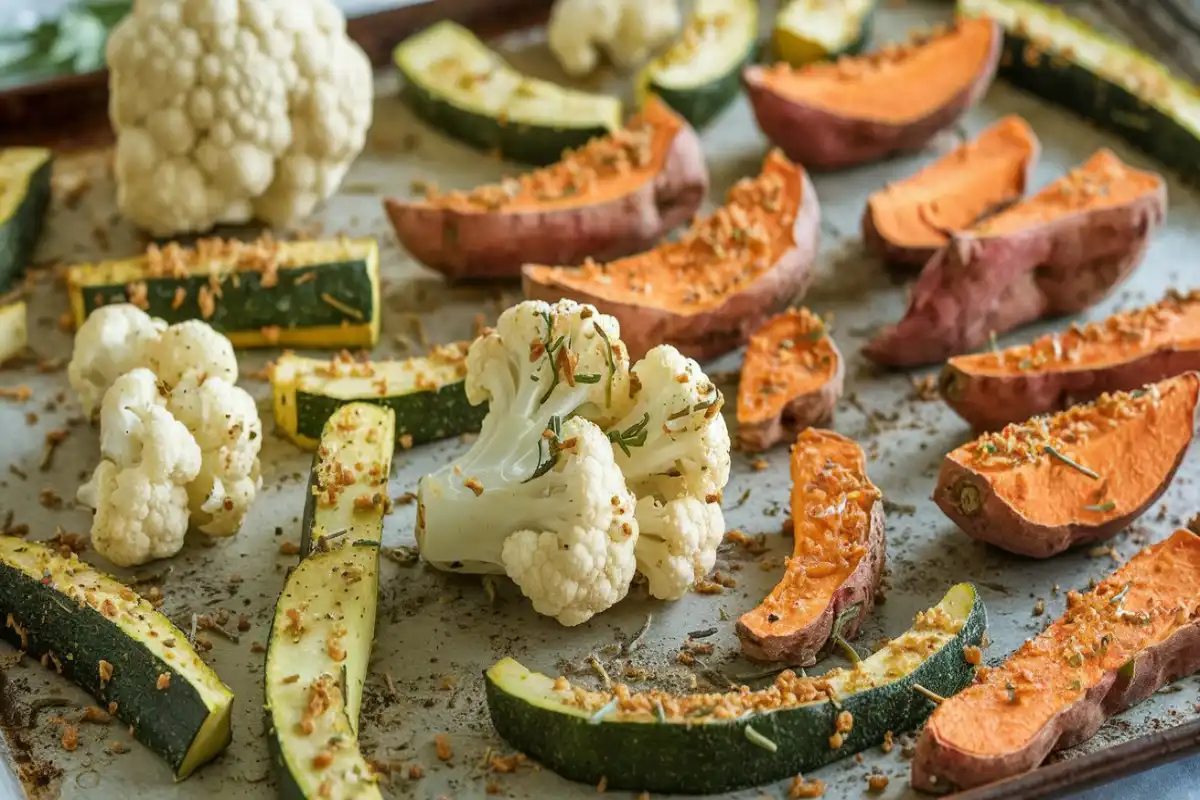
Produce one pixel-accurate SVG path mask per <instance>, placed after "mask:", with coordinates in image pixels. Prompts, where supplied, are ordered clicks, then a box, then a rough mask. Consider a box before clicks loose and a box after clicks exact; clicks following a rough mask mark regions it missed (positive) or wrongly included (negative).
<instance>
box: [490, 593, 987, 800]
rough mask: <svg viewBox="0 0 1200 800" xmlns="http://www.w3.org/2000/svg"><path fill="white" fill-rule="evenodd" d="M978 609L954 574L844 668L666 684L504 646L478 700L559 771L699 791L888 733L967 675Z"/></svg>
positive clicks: (825, 759)
mask: <svg viewBox="0 0 1200 800" xmlns="http://www.w3.org/2000/svg"><path fill="white" fill-rule="evenodd" d="M986 627H987V612H986V611H985V610H984V608H983V603H982V601H980V600H979V598H978V596H977V595H976V593H975V588H974V587H973V586H971V585H970V584H966V583H962V584H959V585H957V586H954V587H953V588H951V589H950V591H948V592H947V593H946V596H945V597H943V598H942V601H941V602H940V603H938V604H937V605H936V606H934V607H933V608H931V609H929V610H927V611H922V612H920V613H918V614H917V616H916V619H915V621H914V623H913V627H912V628H911V629H910V630H908V631H906V632H905V633H903V634H901V635H900V636H898V637H896V638H895V639H892V640H891V641H889V642H888V643H887V644H886V645H884V646H883V647H882V648H881V649H879V650H877V651H876V652H875V653H873V654H872V655H871V656H870V657H869V658H864V659H863V660H862V661H860V662H858V663H857V664H856V665H855V666H854V667H852V668H848V669H847V668H838V669H833V670H830V671H829V672H827V673H826V674H824V675H822V676H820V677H814V678H804V677H798V676H796V675H795V674H794V673H792V672H791V671H790V670H788V671H785V672H783V673H782V674H781V675H780V676H779V677H778V678H776V680H775V683H774V685H772V686H770V687H768V688H766V689H760V690H758V691H750V690H749V689H748V688H747V687H744V686H743V687H741V689H740V690H734V691H730V692H726V693H724V694H697V695H682V696H681V695H673V694H670V693H668V692H663V691H658V690H652V691H647V692H634V691H632V690H630V689H629V688H628V687H626V686H623V685H621V686H617V687H616V688H615V689H614V690H613V691H611V692H609V691H604V692H591V691H588V690H586V689H584V688H582V687H575V686H572V685H571V684H570V683H568V681H567V679H566V678H561V677H560V678H558V679H554V678H551V677H549V676H547V675H542V674H540V673H537V672H530V671H529V670H528V669H526V668H525V667H524V666H522V665H521V664H520V663H518V662H516V661H514V660H513V659H511V658H506V659H504V660H502V661H500V662H498V663H496V664H495V665H493V666H492V668H491V669H489V670H488V671H487V673H486V674H485V676H484V677H485V686H486V689H487V702H488V711H489V712H490V713H491V718H492V724H493V725H494V726H495V727H496V730H497V732H499V734H500V735H501V736H502V737H504V739H505V740H506V741H507V742H508V743H509V744H510V745H512V746H513V747H515V748H516V749H517V750H519V751H520V752H522V753H527V754H528V755H529V756H531V757H532V758H535V759H537V760H538V762H540V763H542V764H544V765H546V766H547V767H549V768H550V769H552V770H554V771H555V772H557V773H558V774H560V775H562V776H564V777H566V778H569V779H571V780H575V781H582V782H584V783H590V784H592V785H595V784H596V783H597V782H600V781H606V782H607V786H608V788H610V789H631V790H634V791H650V792H654V793H655V794H656V796H657V793H659V792H664V793H672V792H678V793H686V794H708V793H716V792H725V791H732V790H735V789H741V788H745V787H748V786H758V785H760V784H764V783H768V782H770V781H776V780H779V779H781V778H785V777H788V776H791V775H795V774H796V773H797V772H801V771H803V772H808V771H809V770H812V769H816V768H817V767H820V766H822V765H824V764H828V763H830V762H832V761H837V760H838V759H841V758H846V757H848V756H851V755H853V754H854V753H857V752H859V751H861V750H865V749H866V748H868V747H871V746H873V745H877V744H879V743H880V742H883V741H885V740H887V739H888V738H889V736H890V734H891V733H899V732H901V731H905V730H908V729H909V728H912V727H914V726H916V725H918V724H920V722H921V721H922V720H923V719H925V717H926V716H928V714H929V712H930V710H931V709H932V708H933V703H932V702H931V701H930V700H929V699H928V698H927V697H926V696H924V695H923V694H921V693H919V692H918V691H917V690H915V689H914V687H915V686H918V685H919V686H921V687H922V688H923V689H927V690H929V691H931V692H933V693H935V694H937V695H941V696H943V697H945V696H949V695H952V694H954V693H955V692H957V691H959V690H960V689H962V688H963V687H964V686H966V685H968V684H969V683H970V682H971V679H972V677H973V676H974V674H975V666H974V662H973V661H972V659H971V657H970V656H969V655H968V654H969V653H975V654H976V655H978V652H977V651H978V650H979V648H980V646H981V645H982V640H983V638H984V632H985V629H986Z"/></svg>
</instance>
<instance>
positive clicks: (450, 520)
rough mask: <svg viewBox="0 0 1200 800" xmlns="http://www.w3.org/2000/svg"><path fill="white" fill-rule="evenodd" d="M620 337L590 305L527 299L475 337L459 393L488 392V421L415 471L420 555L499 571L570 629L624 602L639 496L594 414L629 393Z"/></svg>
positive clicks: (437, 562) (605, 412)
mask: <svg viewBox="0 0 1200 800" xmlns="http://www.w3.org/2000/svg"><path fill="white" fill-rule="evenodd" d="M619 334H620V329H619V327H618V325H617V322H616V320H614V319H613V318H611V317H608V316H605V315H602V314H599V313H597V312H596V310H595V309H594V308H592V307H591V306H581V305H578V304H576V303H574V302H571V301H567V300H564V301H561V302H559V303H557V304H555V305H553V306H551V305H549V304H546V303H542V302H538V301H528V302H525V303H521V304H519V305H517V306H515V307H513V308H511V309H509V310H508V311H506V312H505V313H504V314H503V315H501V317H500V320H499V322H498V323H497V327H496V330H495V331H491V332H488V333H485V334H484V335H483V336H481V337H480V338H479V339H477V340H476V341H475V342H474V343H473V344H472V345H471V348H470V350H469V351H468V354H467V379H466V391H467V397H468V399H470V400H471V402H473V403H480V402H483V401H485V400H486V401H487V402H488V403H489V410H488V415H487V417H486V418H485V419H484V421H483V426H482V429H481V431H480V434H479V437H478V438H477V439H476V440H475V443H474V445H473V446H472V447H471V449H470V450H469V451H468V452H467V453H466V454H465V455H463V456H462V457H461V458H459V459H458V460H456V461H455V462H454V463H452V464H449V465H447V466H446V467H444V468H443V469H441V470H439V471H437V472H435V473H433V474H431V475H426V476H425V477H424V478H422V479H421V483H420V487H419V492H418V503H419V510H418V522H417V542H418V545H419V546H420V549H421V554H422V556H423V557H424V558H425V559H426V560H427V561H429V562H430V563H432V564H433V565H434V566H437V567H439V568H443V569H454V570H459V571H466V572H506V573H507V574H508V575H509V577H511V578H512V579H513V580H514V581H515V582H516V583H517V585H518V586H520V587H521V590H522V591H523V592H524V593H525V594H526V596H528V597H529V598H530V599H531V600H532V601H533V605H534V608H535V609H536V610H537V611H539V612H540V613H543V614H547V615H551V616H554V617H555V618H557V619H558V620H559V621H560V622H562V623H563V624H565V625H576V624H579V623H581V622H583V621H585V620H587V619H588V618H590V617H591V616H592V615H593V614H596V613H597V612H599V611H603V610H604V609H606V608H608V607H609V606H611V605H613V604H614V603H616V602H617V601H619V600H620V599H621V598H623V597H624V596H625V593H626V592H627V591H628V588H629V583H630V581H631V580H632V578H633V574H634V571H635V569H636V564H635V561H634V556H633V549H634V545H635V543H636V541H637V525H636V522H635V520H634V517H633V507H634V502H635V500H634V497H633V495H632V494H631V493H630V492H629V490H628V489H627V488H626V487H625V480H624V478H623V477H622V475H621V472H620V470H619V469H618V468H617V467H616V465H615V463H614V459H613V454H612V448H611V445H610V444H609V442H608V439H607V437H606V436H605V435H604V433H603V432H602V431H601V430H600V428H598V427H597V426H596V425H595V424H593V423H592V422H590V421H588V420H589V419H591V420H597V421H602V422H611V421H612V420H613V419H614V417H615V415H616V412H615V407H614V405H613V404H614V401H615V400H616V399H617V398H620V397H623V396H626V395H627V394H628V380H629V373H628V363H629V362H628V356H627V354H626V352H625V348H624V345H623V344H622V343H621V342H620V339H619ZM563 420H566V421H565V422H564V421H563Z"/></svg>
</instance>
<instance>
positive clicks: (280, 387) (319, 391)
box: [271, 342, 487, 450]
mask: <svg viewBox="0 0 1200 800" xmlns="http://www.w3.org/2000/svg"><path fill="white" fill-rule="evenodd" d="M466 357H467V343H466V342H460V343H457V344H450V345H444V346H441V347H436V348H434V350H433V352H432V353H430V354H429V355H428V356H420V357H416V358H409V359H406V360H404V361H355V360H353V359H352V358H350V357H349V356H346V355H340V356H337V357H335V358H333V359H332V360H330V361H322V360H319V359H314V358H304V357H303V356H297V355H294V354H292V353H284V354H283V356H282V357H281V358H280V359H279V360H278V361H276V362H275V364H274V366H273V367H272V368H271V394H272V396H273V398H274V405H275V426H276V428H278V429H279V430H280V431H281V432H282V433H283V435H284V436H286V437H287V438H289V439H291V440H292V441H293V442H295V443H296V444H298V445H299V446H301V447H303V448H305V449H307V450H313V449H315V448H316V446H317V440H318V438H320V436H321V431H322V430H323V428H324V425H325V421H326V420H328V419H329V418H330V417H331V416H332V415H333V412H334V411H336V410H337V409H338V408H339V407H341V406H343V405H345V404H346V403H351V402H364V403H375V404H378V405H383V406H387V407H388V408H390V409H392V411H394V412H395V414H396V426H395V428H396V437H397V440H400V439H402V438H404V437H406V436H407V437H411V442H410V441H408V440H407V439H406V440H405V445H406V446H412V445H415V444H424V443H425V442H431V441H433V440H435V439H442V438H445V437H447V436H454V435H456V434H459V433H467V432H471V431H477V430H479V426H480V425H481V424H482V423H483V418H484V416H486V415H487V403H481V404H479V405H477V406H473V405H471V403H470V401H468V400H467V393H466V390H465V388H464V386H465V384H464V380H465V378H466V374H467V361H466Z"/></svg>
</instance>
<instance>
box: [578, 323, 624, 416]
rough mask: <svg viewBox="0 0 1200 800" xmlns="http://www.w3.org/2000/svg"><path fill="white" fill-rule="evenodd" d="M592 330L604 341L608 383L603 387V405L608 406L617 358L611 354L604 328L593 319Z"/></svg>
mask: <svg viewBox="0 0 1200 800" xmlns="http://www.w3.org/2000/svg"><path fill="white" fill-rule="evenodd" d="M592 330H594V331H595V332H596V333H598V334H599V335H600V340H601V341H603V342H604V348H605V349H604V358H605V360H606V361H607V362H608V385H607V386H605V387H604V406H605V408H608V407H609V406H611V405H612V385H613V380H614V379H615V378H616V377H617V359H616V356H614V355H613V346H612V342H611V341H609V338H608V334H607V333H605V332H604V328H602V327H600V326H599V325H597V324H596V323H595V322H594V321H593V322H592ZM576 380H578V378H576Z"/></svg>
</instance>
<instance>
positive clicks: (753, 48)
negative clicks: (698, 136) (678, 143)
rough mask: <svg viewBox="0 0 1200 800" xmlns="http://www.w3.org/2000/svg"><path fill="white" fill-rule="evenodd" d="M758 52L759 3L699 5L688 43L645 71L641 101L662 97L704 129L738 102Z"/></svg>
mask: <svg viewBox="0 0 1200 800" xmlns="http://www.w3.org/2000/svg"><path fill="white" fill-rule="evenodd" d="M757 51H758V2H757V0H697V2H696V4H695V6H694V7H693V10H692V16H691V17H690V18H689V19H688V23H687V25H686V26H685V27H684V30H683V38H682V39H680V40H679V41H678V42H676V43H675V44H673V45H672V46H671V47H670V48H669V49H668V50H667V51H666V52H665V53H663V54H662V55H661V56H659V57H658V58H656V59H654V60H653V61H651V62H650V63H649V64H647V65H646V66H645V67H644V68H643V69H642V72H641V75H639V76H638V90H639V95H640V96H641V99H642V102H645V97H647V96H648V95H651V94H655V95H658V96H659V97H661V98H662V99H663V101H664V102H666V104H667V105H669V106H670V107H671V108H673V109H675V110H676V111H677V112H679V115H680V116H682V117H683V118H684V119H686V120H687V121H688V122H690V123H691V124H692V127H695V128H700V127H703V126H704V125H707V124H708V123H709V122H711V121H712V119H713V118H714V117H716V116H717V114H719V113H721V111H723V110H724V109H725V107H726V106H728V105H729V104H730V103H731V102H732V101H733V98H735V97H737V94H738V92H740V91H741V88H742V67H744V66H745V65H746V64H748V63H750V62H751V61H753V60H754V56H755V54H756V52H757Z"/></svg>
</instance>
